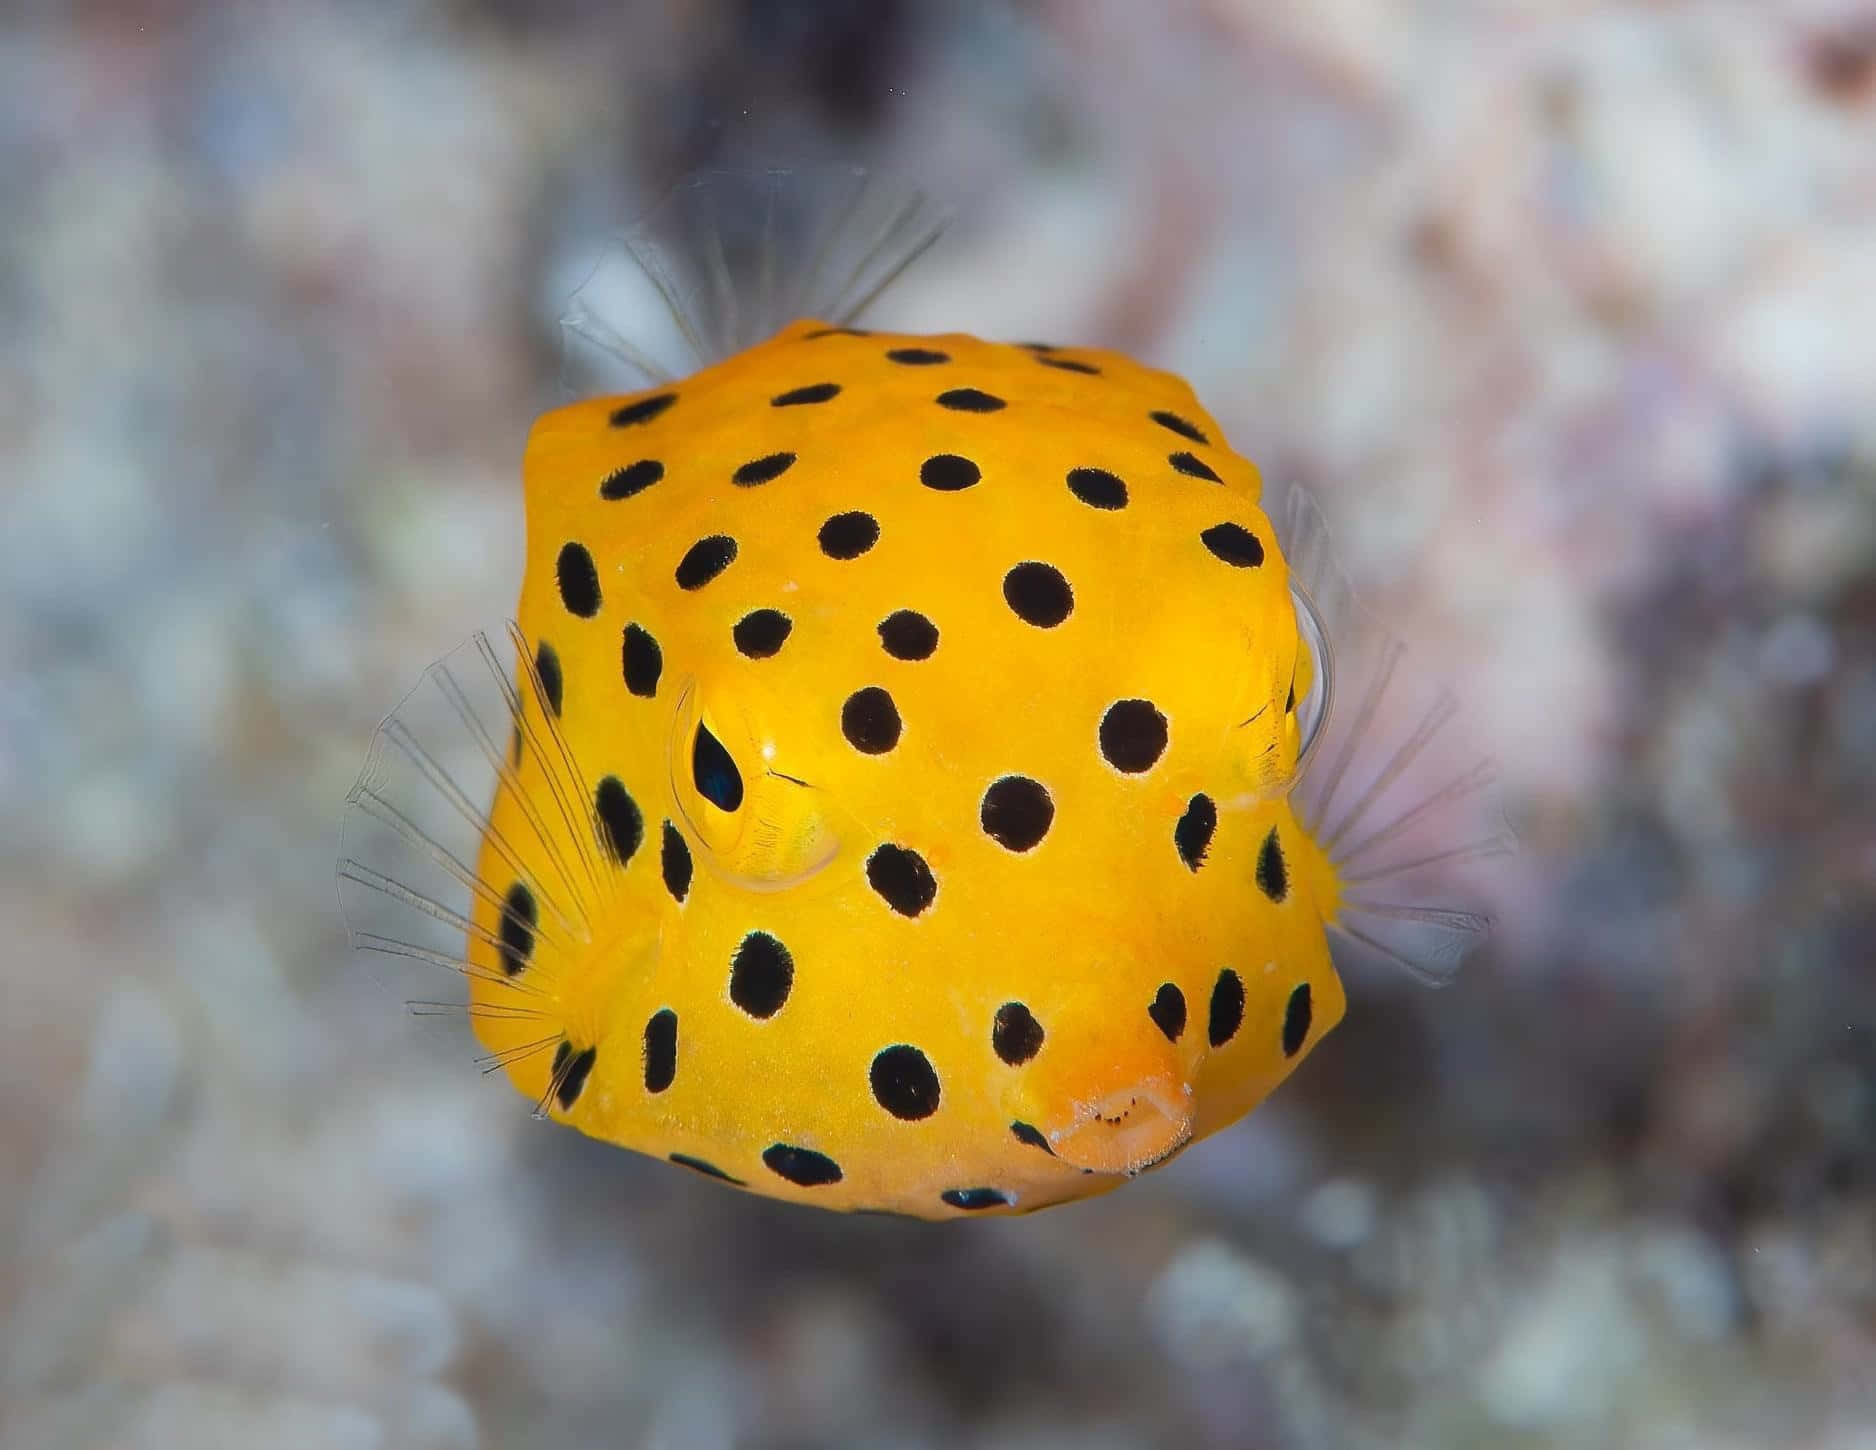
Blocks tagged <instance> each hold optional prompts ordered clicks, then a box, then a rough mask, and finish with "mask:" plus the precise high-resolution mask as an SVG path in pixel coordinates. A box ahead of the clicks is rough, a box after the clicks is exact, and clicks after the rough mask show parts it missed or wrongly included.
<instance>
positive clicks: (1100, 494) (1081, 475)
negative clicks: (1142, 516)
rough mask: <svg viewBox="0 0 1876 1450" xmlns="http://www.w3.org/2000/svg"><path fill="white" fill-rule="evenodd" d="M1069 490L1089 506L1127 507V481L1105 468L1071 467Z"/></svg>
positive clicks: (1095, 507) (1096, 507) (1104, 507)
mask: <svg viewBox="0 0 1876 1450" xmlns="http://www.w3.org/2000/svg"><path fill="white" fill-rule="evenodd" d="M1068 491H1069V492H1070V493H1072V494H1074V496H1075V497H1076V498H1078V499H1080V500H1081V501H1082V502H1083V503H1085V504H1086V505H1087V506H1088V507H1089V508H1093V509H1108V510H1110V511H1111V510H1113V509H1124V508H1126V507H1127V485H1126V483H1125V482H1123V481H1122V480H1121V479H1120V478H1119V477H1118V476H1116V475H1115V474H1112V473H1109V472H1108V471H1107V470H1106V469H1105V468H1071V469H1070V470H1069V471H1068Z"/></svg>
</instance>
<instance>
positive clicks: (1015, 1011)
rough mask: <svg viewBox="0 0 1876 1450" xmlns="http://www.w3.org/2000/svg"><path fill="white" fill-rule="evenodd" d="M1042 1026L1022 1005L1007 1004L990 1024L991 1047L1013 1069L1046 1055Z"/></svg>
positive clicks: (998, 1009)
mask: <svg viewBox="0 0 1876 1450" xmlns="http://www.w3.org/2000/svg"><path fill="white" fill-rule="evenodd" d="M1042 1039H1043V1032H1042V1024H1041V1023H1040V1022H1038V1021H1036V1017H1035V1014H1034V1013H1033V1012H1031V1011H1030V1010H1029V1009H1028V1008H1027V1007H1025V1006H1024V1005H1023V1004H1022V1003H1021V1002H1005V1003H1004V1004H1003V1005H1002V1006H1001V1007H999V1008H997V1015H996V1017H995V1019H994V1020H993V1021H992V1022H991V1024H990V1046H991V1048H992V1049H993V1050H994V1051H995V1052H996V1054H997V1056H998V1057H1000V1058H1002V1059H1003V1061H1005V1062H1007V1063H1008V1064H1009V1065H1010V1066H1011V1067H1021V1066H1022V1065H1023V1064H1024V1063H1026V1062H1028V1061H1029V1059H1030V1058H1032V1057H1034V1056H1035V1055H1036V1054H1037V1053H1038V1052H1040V1051H1042Z"/></svg>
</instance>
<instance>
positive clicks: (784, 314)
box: [560, 165, 945, 395]
mask: <svg viewBox="0 0 1876 1450" xmlns="http://www.w3.org/2000/svg"><path fill="white" fill-rule="evenodd" d="M944 224H945V218H944V215H943V214H942V213H941V212H940V211H939V209H938V208H936V207H934V206H933V205H932V204H931V203H930V202H929V200H928V199H927V198H926V196H925V194H924V193H923V192H920V191H918V190H916V189H913V188H908V187H902V186H894V185H892V184H890V183H887V182H885V181H882V180H881V179H879V178H878V177H876V176H873V175H872V174H870V173H869V172H867V171H866V170H865V169H864V168H862V167H858V166H834V165H828V166H808V167H794V168H783V167H752V168H745V169H734V170H722V171H705V172H700V173H698V174H697V175H695V176H692V177H689V178H688V179H686V180H684V181H682V182H680V183H678V185H676V186H675V187H673V188H672V189H671V191H670V192H669V193H668V194H667V195H666V196H665V198H664V200H663V201H661V202H660V203H659V204H658V205H657V206H656V207H654V208H653V209H652V210H651V211H650V212H649V213H647V214H646V216H645V217H644V218H643V219H642V220H641V221H639V222H638V223H637V224H636V225H634V226H632V227H629V228H628V229H627V230H626V231H624V232H623V233H621V234H620V235H619V236H618V237H617V238H615V240H614V244H613V245H612V246H611V247H609V248H608V249H607V251H606V253H605V254H604V256H603V257H602V258H601V259H600V261H599V262H598V264H597V265H596V266H595V267H594V268H593V270H592V272H591V273H590V274H589V275H588V276H587V279H586V281H585V282H584V283H582V284H581V286H580V288H579V290H578V291H577V292H575V293H574V295H573V297H572V299H571V300H570V301H569V302H568V304H567V309H566V312H565V314H564V315H563V316H562V317H561V319H560V325H561V330H562V336H563V338H564V340H565V348H566V351H565V359H564V361H565V367H564V370H563V379H564V381H565V383H566V384H567V386H568V388H569V389H570V390H571V391H573V392H574V393H576V394H579V395H588V394H591V393H593V392H596V391H598V392H621V391H623V392H630V391H636V390H638V389H640V388H646V387H651V386H654V385H656V384H659V383H666V382H670V381H673V380H674V379H676V378H680V377H685V376H687V375H689V374H691V373H694V372H696V371H697V370H698V369H699V368H704V367H708V366H710V365H711V364H712V363H715V362H720V361H721V360H722V359H724V358H726V357H729V356H731V355H732V354H734V353H737V352H740V351H741V350H742V349H744V348H746V347H748V346H750V345H751V344H753V343H757V342H761V341H763V340H764V339H765V338H768V337H771V336H773V335H774V334H775V333H776V332H777V331H779V330H780V329H781V328H782V327H784V326H786V325H787V324H788V323H790V322H793V321H794V320H795V319H796V318H800V317H817V318H820V319H821V320H822V321H825V322H827V323H829V324H831V325H833V326H836V327H846V326H849V325H851V324H852V323H853V322H854V321H856V320H857V319H858V318H859V317H860V316H861V314H863V313H864V312H865V311H866V309H867V308H868V307H869V306H871V305H872V304H873V302H875V301H876V300H877V299H878V298H879V296H880V294H881V293H882V292H884V291H885V290H886V289H887V288H888V287H890V286H891V285H892V283H893V282H894V281H896V280H897V279H898V278H899V276H900V275H901V274H902V273H904V271H905V270H906V268H907V267H909V266H911V265H912V263H913V262H915V261H917V260H918V259H919V257H921V256H923V255H924V253H925V252H926V251H927V250H928V249H929V248H930V247H931V246H932V244H933V243H935V242H936V241H937V240H938V237H939V234H940V233H941V232H942V231H943V229H944Z"/></svg>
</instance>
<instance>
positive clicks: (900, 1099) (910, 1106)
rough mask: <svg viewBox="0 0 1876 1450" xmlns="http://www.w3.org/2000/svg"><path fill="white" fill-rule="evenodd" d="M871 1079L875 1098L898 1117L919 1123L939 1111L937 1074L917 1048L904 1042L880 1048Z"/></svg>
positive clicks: (929, 1060) (870, 1075) (870, 1074)
mask: <svg viewBox="0 0 1876 1450" xmlns="http://www.w3.org/2000/svg"><path fill="white" fill-rule="evenodd" d="M868 1077H869V1079H870V1080H871V1082H872V1084H873V1096H874V1098H875V1099H877V1100H878V1102H879V1105H880V1106H881V1107H882V1108H884V1109H885V1110H886V1111H887V1112H889V1113H891V1114H892V1115H893V1116H894V1117H895V1118H903V1119H904V1120H905V1121H906V1122H908V1123H916V1122H917V1121H918V1120H919V1119H920V1118H929V1117H930V1116H931V1115H932V1114H933V1113H935V1112H937V1111H938V1074H937V1073H936V1072H935V1071H934V1070H933V1068H932V1065H931V1059H930V1058H928V1057H926V1056H925V1054H924V1053H922V1052H920V1051H919V1050H918V1049H917V1048H916V1047H907V1046H905V1045H904V1044H903V1043H901V1044H900V1045H898V1046H896V1047H887V1048H883V1049H881V1051H880V1052H879V1053H877V1054H876V1055H875V1056H874V1058H873V1067H872V1070H871V1072H870V1073H869V1074H868Z"/></svg>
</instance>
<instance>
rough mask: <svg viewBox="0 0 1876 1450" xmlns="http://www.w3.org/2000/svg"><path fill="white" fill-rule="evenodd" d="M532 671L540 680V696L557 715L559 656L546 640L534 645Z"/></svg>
mask: <svg viewBox="0 0 1876 1450" xmlns="http://www.w3.org/2000/svg"><path fill="white" fill-rule="evenodd" d="M534 673H535V675H536V677H537V678H538V679H539V680H540V682H541V698H542V699H543V700H545V701H546V702H547V708H548V709H549V710H550V711H552V712H553V714H554V715H555V716H556V717H558V716H559V714H560V698H561V689H562V686H563V683H564V682H563V681H562V679H561V675H560V656H559V655H557V654H555V653H554V647H553V646H552V645H551V644H549V643H548V642H547V641H546V640H542V641H541V642H540V644H538V645H537V646H535V650H534Z"/></svg>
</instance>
